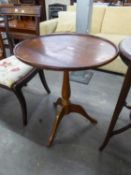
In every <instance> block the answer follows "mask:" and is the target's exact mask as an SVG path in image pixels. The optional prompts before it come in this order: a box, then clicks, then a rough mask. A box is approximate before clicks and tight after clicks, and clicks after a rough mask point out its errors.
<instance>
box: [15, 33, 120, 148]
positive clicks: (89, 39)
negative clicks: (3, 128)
mask: <svg viewBox="0 0 131 175" xmlns="http://www.w3.org/2000/svg"><path fill="white" fill-rule="evenodd" d="M14 53H15V56H16V57H17V58H18V59H20V60H21V61H23V62H25V63H27V64H30V65H33V66H35V67H37V68H41V69H48V70H55V71H63V72H64V76H63V85H62V95H61V97H59V98H58V99H57V101H56V105H60V106H61V110H60V111H59V112H58V113H57V115H56V118H55V121H54V123H53V127H52V131H51V135H50V137H49V140H48V146H50V145H51V144H52V142H53V140H54V137H55V135H56V131H57V128H58V126H59V124H60V121H61V120H62V118H63V117H64V115H66V114H69V113H71V112H76V113H79V114H81V115H82V116H84V117H85V118H86V119H88V120H89V121H90V122H91V123H97V120H95V119H94V118H92V117H90V115H89V114H88V113H87V112H86V111H85V110H84V108H83V107H82V106H80V105H78V104H72V103H71V101H70V96H71V90H70V81H69V71H79V70H86V69H90V68H95V67H98V66H101V65H104V64H106V63H108V62H110V61H112V60H113V59H114V58H115V57H116V56H117V54H118V49H117V47H116V46H115V45H114V44H113V43H111V42H110V41H108V40H105V39H102V38H99V37H95V36H91V35H83V34H75V33H74V34H66V33H65V34H54V35H46V36H41V37H36V38H33V39H28V40H25V41H23V42H21V43H19V44H18V45H17V46H16V47H15V49H14Z"/></svg>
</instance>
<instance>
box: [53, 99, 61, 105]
mask: <svg viewBox="0 0 131 175" xmlns="http://www.w3.org/2000/svg"><path fill="white" fill-rule="evenodd" d="M54 105H55V106H57V105H60V106H62V99H61V98H58V99H57V101H56V102H55V103H54Z"/></svg>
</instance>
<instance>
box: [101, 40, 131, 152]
mask: <svg viewBox="0 0 131 175" xmlns="http://www.w3.org/2000/svg"><path fill="white" fill-rule="evenodd" d="M130 46H131V37H130V38H127V39H125V40H123V41H122V42H121V43H120V44H119V49H120V56H121V58H122V60H123V62H124V63H125V64H126V65H127V66H128V69H127V73H126V75H125V79H124V82H123V85H122V88H121V91H120V95H119V98H118V101H117V104H116V107H115V110H114V113H113V116H112V119H111V122H110V125H109V128H108V131H107V134H106V137H105V140H104V142H103V144H102V145H101V147H100V151H102V150H103V149H104V148H105V147H106V145H107V144H108V142H109V140H110V138H111V137H112V136H114V135H117V134H120V133H122V132H124V131H126V130H127V129H129V128H131V123H129V124H127V125H126V126H124V127H122V128H120V129H114V128H115V125H116V123H117V120H118V118H119V115H120V112H121V110H122V108H123V107H126V108H128V109H131V106H129V105H128V104H127V103H126V98H127V95H128V92H129V90H130V87H131V47H130ZM130 119H131V113H130Z"/></svg>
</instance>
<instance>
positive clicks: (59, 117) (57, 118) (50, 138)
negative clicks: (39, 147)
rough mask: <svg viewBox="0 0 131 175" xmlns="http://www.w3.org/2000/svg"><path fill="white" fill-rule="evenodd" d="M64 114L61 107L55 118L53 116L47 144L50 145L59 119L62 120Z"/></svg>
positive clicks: (63, 109)
mask: <svg viewBox="0 0 131 175" xmlns="http://www.w3.org/2000/svg"><path fill="white" fill-rule="evenodd" d="M64 115H65V108H64V107H63V108H62V109H61V111H60V112H58V113H57V115H56V118H55V120H54V123H53V127H52V130H51V135H50V137H49V140H48V145H47V146H51V145H52V143H53V140H54V137H55V135H56V132H57V129H58V126H59V124H60V121H61V120H62V118H63V116H64Z"/></svg>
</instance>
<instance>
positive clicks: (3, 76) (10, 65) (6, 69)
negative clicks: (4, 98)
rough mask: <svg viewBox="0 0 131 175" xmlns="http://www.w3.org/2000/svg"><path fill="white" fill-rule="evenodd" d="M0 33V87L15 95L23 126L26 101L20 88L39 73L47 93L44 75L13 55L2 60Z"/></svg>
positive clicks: (25, 119)
mask: <svg viewBox="0 0 131 175" xmlns="http://www.w3.org/2000/svg"><path fill="white" fill-rule="evenodd" d="M3 46H4V45H3V40H2V36H1V33H0V50H1V52H0V59H1V60H0V87H2V88H5V89H7V90H10V91H13V92H14V94H15V95H16V97H17V99H18V101H19V103H20V106H21V110H22V117H23V124H24V125H26V124H27V108H26V101H25V98H24V96H23V93H22V87H23V86H25V85H26V84H27V83H28V81H30V80H31V78H32V77H33V76H34V75H36V74H37V73H39V75H40V79H41V81H42V84H43V86H44V87H45V89H46V90H47V92H48V93H49V92H50V90H49V88H48V86H47V83H46V79H45V76H44V74H42V72H41V71H39V70H37V69H35V68H33V67H32V66H29V65H26V64H25V63H22V62H21V61H19V60H18V59H17V58H16V57H15V56H14V55H12V56H10V57H8V58H5V59H3V57H4V53H5V51H4V47H3Z"/></svg>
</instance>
